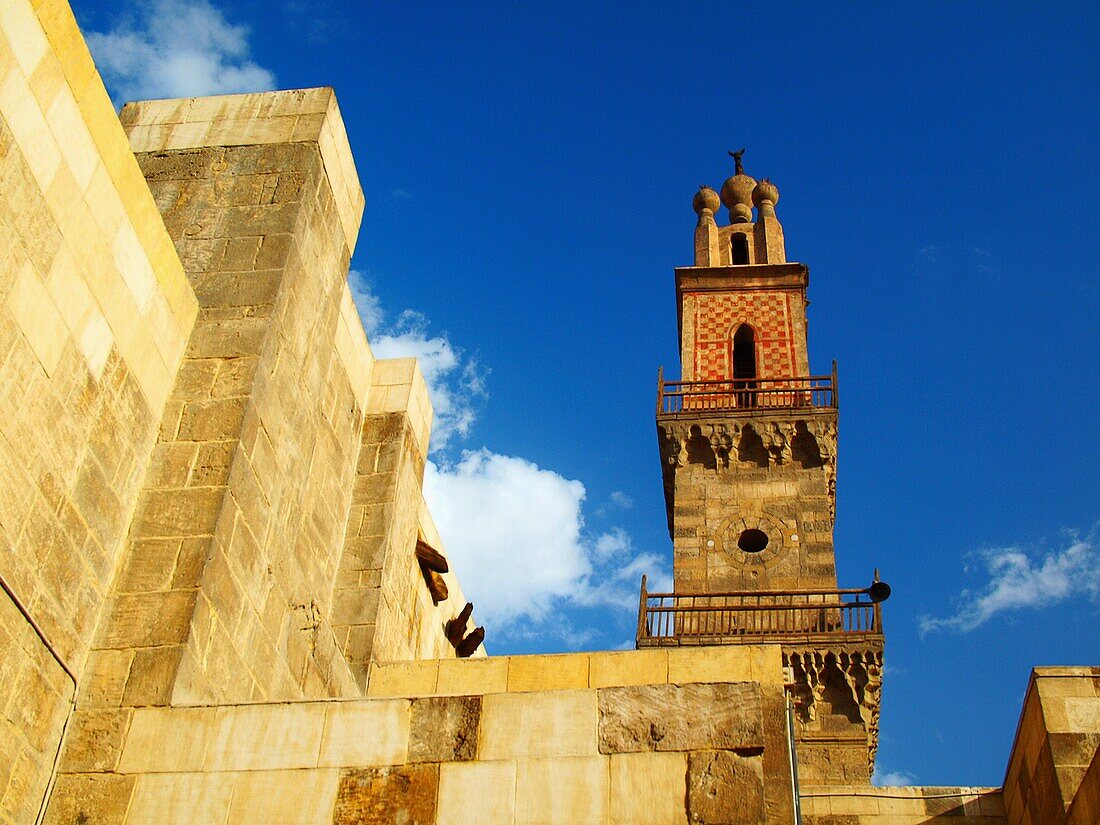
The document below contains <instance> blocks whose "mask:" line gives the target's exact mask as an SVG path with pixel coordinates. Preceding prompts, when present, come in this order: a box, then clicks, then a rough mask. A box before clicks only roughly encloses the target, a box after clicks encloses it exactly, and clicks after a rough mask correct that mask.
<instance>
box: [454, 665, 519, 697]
mask: <svg viewBox="0 0 1100 825" xmlns="http://www.w3.org/2000/svg"><path fill="white" fill-rule="evenodd" d="M509 661H510V659H509V657H507V656H492V657H489V656H485V657H481V658H470V659H443V660H441V661H440V662H439V682H438V685H437V688H436V692H437V693H439V694H443V695H453V694H469V693H478V694H487V693H504V692H506V691H507V690H508V665H509Z"/></svg>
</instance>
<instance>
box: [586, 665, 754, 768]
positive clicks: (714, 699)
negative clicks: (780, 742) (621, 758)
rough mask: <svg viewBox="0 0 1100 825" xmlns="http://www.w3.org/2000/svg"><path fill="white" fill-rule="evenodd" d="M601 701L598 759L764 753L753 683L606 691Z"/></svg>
mask: <svg viewBox="0 0 1100 825" xmlns="http://www.w3.org/2000/svg"><path fill="white" fill-rule="evenodd" d="M598 697H599V711H600V729H599V734H600V753H635V752H638V751H647V750H651V751H689V750H703V749H710V748H715V749H731V750H733V749H759V748H763V747H764V724H763V720H762V718H761V713H760V688H759V686H758V685H757V684H755V683H753V682H735V683H730V684H692V685H636V686H632V687H620V688H603V689H601V690H600V691H599V692H598Z"/></svg>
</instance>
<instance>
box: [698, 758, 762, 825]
mask: <svg viewBox="0 0 1100 825" xmlns="http://www.w3.org/2000/svg"><path fill="white" fill-rule="evenodd" d="M687 801H688V822H690V823H692V825H718V824H719V823H722V824H723V825H725V824H726V823H737V825H752V824H753V823H763V822H764V821H765V818H764V765H763V759H762V758H761V756H760V755H753V756H742V755H740V754H737V753H732V752H730V751H703V752H700V753H693V754H691V755H690V756H689V757H688V773H687Z"/></svg>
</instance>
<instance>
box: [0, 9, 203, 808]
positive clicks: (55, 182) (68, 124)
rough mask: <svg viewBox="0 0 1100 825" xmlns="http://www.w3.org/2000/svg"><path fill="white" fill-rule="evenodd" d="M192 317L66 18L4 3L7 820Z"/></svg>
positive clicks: (45, 766)
mask: <svg viewBox="0 0 1100 825" xmlns="http://www.w3.org/2000/svg"><path fill="white" fill-rule="evenodd" d="M196 310H197V305H196V301H195V296H194V294H193V292H192V290H191V287H190V286H189V284H188V282H187V279H186V278H185V277H184V273H183V270H182V268H181V266H180V261H179V259H178V258H177V257H176V253H175V250H174V249H173V248H172V242H171V239H170V238H169V236H168V233H167V232H166V231H165V227H164V225H163V223H162V221H161V219H160V216H159V214H158V212H157V209H156V206H155V204H154V202H153V199H152V197H151V196H150V194H149V190H148V187H147V186H146V185H145V181H144V178H143V177H142V174H141V171H140V169H139V168H138V165H137V163H136V161H135V160H134V157H133V155H132V154H131V153H130V151H129V149H128V148H127V142H126V136H125V134H124V133H123V130H122V127H121V126H120V124H119V122H118V118H117V117H116V115H115V111H114V107H113V106H112V105H111V102H110V100H109V98H108V97H107V93H106V91H105V89H104V87H103V83H102V82H101V80H100V78H99V75H98V74H97V72H96V70H95V66H94V65H93V64H92V60H91V56H90V55H89V53H88V50H87V48H86V47H85V45H84V41H83V39H82V37H81V35H80V32H79V30H78V28H77V25H76V21H75V20H74V19H73V16H72V13H71V12H70V10H69V7H68V5H67V4H65V3H64V2H59V1H58V0H45V2H36V3H34V4H33V6H32V4H31V3H29V2H5V3H2V4H0V541H2V545H0V578H2V580H3V582H4V584H5V586H6V589H5V590H2V591H0V685H3V686H4V690H3V691H2V698H0V821H2V822H28V821H33V820H34V817H35V815H36V814H37V811H38V807H39V805H40V804H41V802H42V799H43V796H44V792H45V788H46V784H47V780H48V777H49V774H50V768H51V766H52V764H53V760H54V757H55V754H56V752H57V748H58V744H59V740H60V737H61V733H62V728H63V725H64V723H65V719H66V716H67V713H68V711H69V708H70V706H71V705H70V702H71V699H72V696H73V692H74V684H73V681H72V679H71V678H70V676H69V675H68V674H66V671H65V668H67V669H68V670H69V671H70V672H71V673H72V674H74V675H79V674H80V672H81V670H82V669H83V667H84V662H85V659H86V657H87V654H88V649H89V646H90V644H91V641H92V637H93V634H94V631H95V627H96V623H97V620H98V618H99V616H100V612H101V608H102V605H103V603H104V599H105V597H106V594H107V591H108V587H109V585H110V581H111V578H112V576H113V574H114V571H115V568H116V565H117V562H118V559H119V557H120V554H121V552H122V547H123V544H124V537H125V535H126V530H127V526H128V524H129V521H130V517H131V514H132V512H133V509H134V505H135V501H136V499H137V494H138V491H139V489H140V488H141V485H142V483H143V479H144V476H145V471H146V465H147V463H148V457H149V451H150V450H151V448H152V445H153V442H154V440H155V438H156V431H157V426H158V423H159V421H160V418H161V413H162V410H163V408H164V405H165V400H166V398H167V396H168V393H169V390H170V389H171V386H172V377H173V376H174V374H175V372H176V369H177V367H178V365H179V363H180V359H181V356H182V353H183V349H184V344H185V342H186V340H187V337H188V335H189V333H190V332H191V329H192V326H193V324H194V322H195V316H196ZM8 591H10V593H9V592H8ZM17 603H18V604H19V605H22V608H23V609H22V610H20V609H19V607H17ZM28 617H29V618H28ZM31 621H33V622H34V624H35V625H37V626H38V630H39V631H40V632H36V631H35V630H34V627H33V626H32V624H31ZM50 648H52V649H53V654H51V653H50ZM62 663H64V664H63V665H62Z"/></svg>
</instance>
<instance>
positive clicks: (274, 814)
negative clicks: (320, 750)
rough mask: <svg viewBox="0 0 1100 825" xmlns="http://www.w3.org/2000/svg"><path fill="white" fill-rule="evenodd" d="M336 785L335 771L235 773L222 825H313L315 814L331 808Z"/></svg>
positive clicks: (332, 807)
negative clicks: (231, 795) (266, 824)
mask: <svg viewBox="0 0 1100 825" xmlns="http://www.w3.org/2000/svg"><path fill="white" fill-rule="evenodd" d="M339 782H340V772H339V771H338V770H335V769H330V770H313V771H291V770H281V771H246V772H244V773H239V774H237V777H236V781H235V782H234V785H233V798H232V802H231V803H230V807H229V815H228V817H227V818H226V820H225V825H245V823H248V824H249V825H252V823H258V822H272V823H274V822H278V823H280V825H316V822H317V812H318V811H325V812H326V815H327V813H328V812H329V811H332V810H333V809H334V808H335V806H336V791H337V787H338V785H339Z"/></svg>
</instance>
